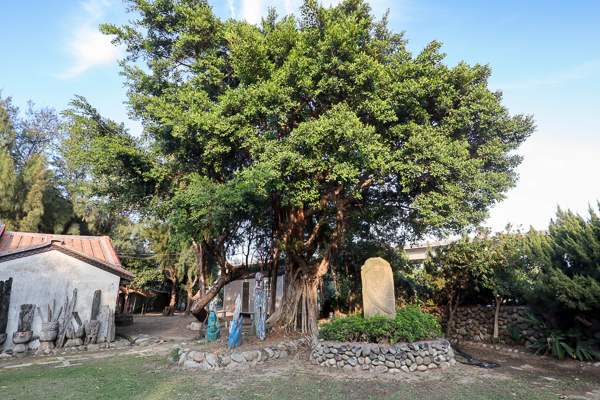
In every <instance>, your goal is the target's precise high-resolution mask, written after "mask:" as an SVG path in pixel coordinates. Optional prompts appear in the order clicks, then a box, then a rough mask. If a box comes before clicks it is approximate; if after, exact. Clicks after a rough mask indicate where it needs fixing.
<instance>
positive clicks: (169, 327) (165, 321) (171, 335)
mask: <svg viewBox="0 0 600 400" xmlns="http://www.w3.org/2000/svg"><path fill="white" fill-rule="evenodd" d="M231 320H232V317H231V316H230V317H225V318H219V321H220V322H221V338H220V339H217V340H215V341H214V342H211V343H204V342H202V343H200V344H199V343H197V341H198V337H197V336H198V331H192V330H191V329H189V328H188V326H189V325H190V324H191V323H192V322H196V321H197V320H196V318H194V317H193V316H187V317H186V316H185V315H184V314H183V313H180V314H175V315H174V316H172V317H165V316H163V315H162V314H148V315H144V316H138V315H136V316H134V318H133V325H130V326H125V327H117V328H116V329H117V331H116V332H117V335H118V336H121V337H124V338H131V337H135V336H139V335H149V336H152V337H155V338H159V339H163V340H165V341H166V342H177V343H181V342H185V343H187V347H190V348H193V349H195V350H201V351H203V352H211V353H217V354H220V353H223V352H226V351H227V350H228V348H227V338H228V334H229V331H228V329H227V328H225V323H227V324H228V325H229V323H230V322H231ZM251 326H252V321H251V320H250V318H246V317H245V318H244V319H243V323H242V337H243V340H242V345H241V346H240V347H239V348H237V349H236V351H238V352H243V351H246V350H255V349H257V348H261V347H262V348H264V347H267V346H273V345H278V344H279V343H281V342H283V341H289V340H295V339H298V338H300V337H301V334H299V333H297V332H286V331H284V330H283V329H280V330H277V331H271V332H269V334H268V335H267V338H266V339H265V340H260V339H258V338H257V337H254V336H251V335H250V328H251Z"/></svg>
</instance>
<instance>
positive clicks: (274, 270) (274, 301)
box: [269, 248, 279, 315]
mask: <svg viewBox="0 0 600 400" xmlns="http://www.w3.org/2000/svg"><path fill="white" fill-rule="evenodd" d="M278 264H279V248H276V249H275V254H274V256H273V258H272V260H271V274H270V277H269V285H270V286H271V304H269V315H273V313H274V312H275V305H276V304H277V268H278Z"/></svg>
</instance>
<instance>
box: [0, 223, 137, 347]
mask: <svg viewBox="0 0 600 400" xmlns="http://www.w3.org/2000/svg"><path fill="white" fill-rule="evenodd" d="M9 278H12V279H13V281H12V290H11V294H10V303H9V307H8V323H7V327H6V333H7V334H8V337H7V340H6V342H5V343H4V344H3V345H2V346H0V350H2V349H9V348H12V347H13V343H12V340H11V338H12V333H13V332H15V331H16V330H17V324H18V318H19V309H20V306H21V305H22V304H35V305H36V307H39V308H40V309H41V310H42V314H43V316H44V318H46V310H47V306H48V305H50V306H52V304H53V303H55V304H56V308H55V311H56V312H58V309H59V308H60V307H61V306H62V305H63V304H64V303H65V299H66V297H67V296H69V299H70V298H71V297H72V294H73V289H77V301H76V303H75V308H74V311H77V312H78V313H79V316H80V317H81V319H82V320H83V321H85V320H89V319H90V314H91V307H92V299H93V296H94V291H96V290H101V297H100V299H101V301H100V305H101V306H103V305H108V306H109V307H110V309H112V310H114V309H115V307H116V303H117V297H118V293H119V285H120V284H128V283H129V282H130V281H131V280H133V278H135V275H133V274H132V273H131V272H129V271H127V270H125V269H124V268H123V267H122V265H121V262H120V260H119V258H118V257H117V254H116V252H115V249H114V247H113V245H112V241H111V240H110V238H109V237H108V236H99V237H96V236H72V235H46V234H37V233H24V232H5V231H4V225H3V224H2V223H1V222H0V281H6V280H8V279H9ZM0 301H1V299H0ZM0 312H2V311H1V308H0ZM41 324H42V319H41V318H40V315H39V313H38V312H37V310H36V312H35V317H34V320H33V324H32V330H33V335H34V336H35V335H38V334H39V331H40V329H41Z"/></svg>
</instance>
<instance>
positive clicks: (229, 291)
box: [219, 275, 285, 316]
mask: <svg viewBox="0 0 600 400" xmlns="http://www.w3.org/2000/svg"><path fill="white" fill-rule="evenodd" d="M243 282H249V285H248V288H249V290H250V293H249V301H248V312H250V313H254V286H255V283H256V280H255V279H254V278H249V279H238V280H236V281H233V282H229V283H228V284H227V285H225V288H224V289H223V290H224V293H223V310H224V311H225V312H226V315H228V316H229V315H233V309H234V307H235V299H236V298H237V295H238V294H239V295H240V296H241V295H242V289H243ZM268 284H269V277H265V287H268V286H267V285H268ZM284 285H285V275H279V276H278V277H277V295H276V297H275V308H277V307H279V304H281V298H282V297H283V286H284ZM243 301H244V299H243V298H242V303H243ZM270 302H271V296H269V298H268V299H267V304H269V303H270ZM219 316H221V314H219Z"/></svg>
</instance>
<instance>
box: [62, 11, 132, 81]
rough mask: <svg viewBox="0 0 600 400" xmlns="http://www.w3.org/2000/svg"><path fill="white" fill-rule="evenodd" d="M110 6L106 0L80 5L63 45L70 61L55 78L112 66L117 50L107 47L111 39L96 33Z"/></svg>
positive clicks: (116, 58)
mask: <svg viewBox="0 0 600 400" xmlns="http://www.w3.org/2000/svg"><path fill="white" fill-rule="evenodd" d="M111 6H112V3H111V2H109V1H106V0H89V1H86V2H83V3H81V8H80V11H79V13H78V14H77V15H76V16H75V17H74V18H73V21H72V22H73V23H72V31H71V35H70V39H69V42H68V43H67V51H68V52H69V53H70V54H71V55H72V59H73V61H72V63H71V66H70V67H68V68H67V69H66V71H64V72H63V73H60V74H58V76H59V78H62V79H68V78H73V77H75V76H78V75H80V74H82V73H84V72H86V71H88V70H89V69H91V68H93V67H96V66H101V65H110V64H113V65H116V61H117V60H118V59H120V58H122V54H121V51H120V49H119V48H117V47H115V46H113V45H112V44H111V42H110V41H111V38H110V37H109V36H106V35H104V34H102V33H100V31H99V30H98V25H99V24H100V23H102V22H104V20H105V18H106V14H107V13H108V12H109V11H110V8H111Z"/></svg>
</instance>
